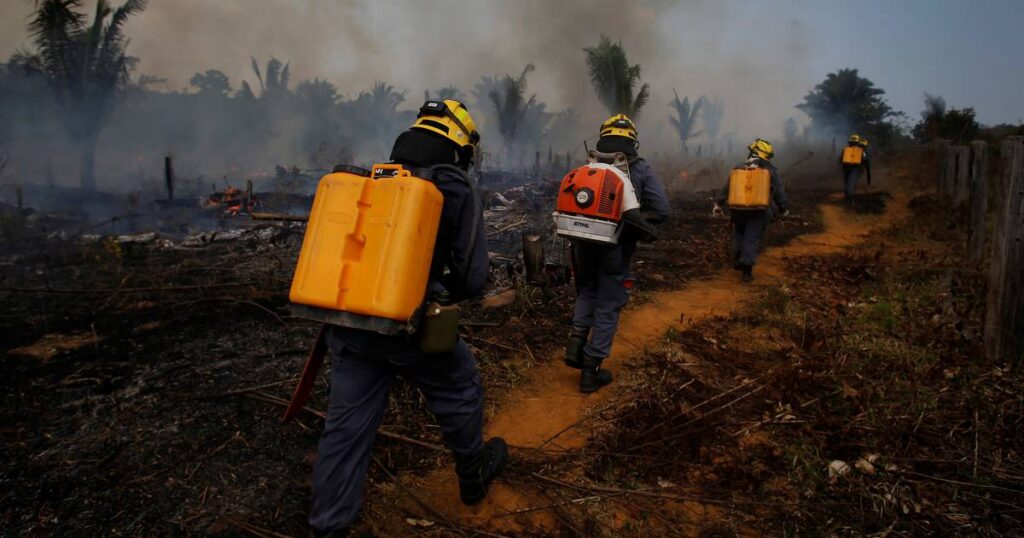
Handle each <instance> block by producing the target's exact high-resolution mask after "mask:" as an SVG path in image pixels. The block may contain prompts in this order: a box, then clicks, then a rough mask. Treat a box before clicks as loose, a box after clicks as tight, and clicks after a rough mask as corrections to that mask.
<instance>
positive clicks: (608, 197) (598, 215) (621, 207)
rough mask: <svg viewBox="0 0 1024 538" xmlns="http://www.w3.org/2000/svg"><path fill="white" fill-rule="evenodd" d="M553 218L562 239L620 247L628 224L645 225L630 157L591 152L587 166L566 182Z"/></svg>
mask: <svg viewBox="0 0 1024 538" xmlns="http://www.w3.org/2000/svg"><path fill="white" fill-rule="evenodd" d="M552 216H553V217H554V219H555V231H556V233H557V234H558V235H560V236H562V237H569V238H573V239H582V240H584V241H590V242H594V243H603V244H608V245H614V244H617V243H618V242H619V237H620V236H621V235H622V231H623V229H624V228H625V224H626V222H627V221H629V222H637V223H642V222H643V219H642V218H640V202H639V201H638V200H637V197H636V192H634V190H633V183H632V182H630V180H629V166H628V164H627V161H626V156H625V155H624V154H622V153H600V152H597V151H590V152H589V153H588V155H587V164H585V165H583V166H580V167H579V168H576V169H575V170H573V171H571V172H569V173H568V174H567V175H566V176H565V178H563V179H562V185H561V187H560V188H559V191H558V205H557V206H556V209H555V212H554V213H553V214H552Z"/></svg>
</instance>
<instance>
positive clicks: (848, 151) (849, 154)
mask: <svg viewBox="0 0 1024 538" xmlns="http://www.w3.org/2000/svg"><path fill="white" fill-rule="evenodd" d="M863 160H864V148H862V147H860V146H846V147H845V148H843V164H860V163H861V162H862V161H863Z"/></svg>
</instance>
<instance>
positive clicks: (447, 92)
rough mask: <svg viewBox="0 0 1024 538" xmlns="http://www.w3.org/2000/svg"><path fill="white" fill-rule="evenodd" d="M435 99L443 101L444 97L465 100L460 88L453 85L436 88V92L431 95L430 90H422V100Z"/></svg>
mask: <svg viewBox="0 0 1024 538" xmlns="http://www.w3.org/2000/svg"><path fill="white" fill-rule="evenodd" d="M432 99H436V100H438V101H444V100H445V99H455V100H456V101H459V102H460V103H465V102H466V94H465V93H463V91H462V90H460V89H458V88H456V87H455V86H450V85H449V86H445V87H443V88H440V89H438V90H437V93H436V94H434V95H431V93H430V90H423V100H424V101H430V100H432Z"/></svg>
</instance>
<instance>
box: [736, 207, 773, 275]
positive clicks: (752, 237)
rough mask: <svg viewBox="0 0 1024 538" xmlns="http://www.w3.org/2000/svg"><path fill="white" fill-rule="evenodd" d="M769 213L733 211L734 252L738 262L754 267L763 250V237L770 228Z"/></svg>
mask: <svg viewBox="0 0 1024 538" xmlns="http://www.w3.org/2000/svg"><path fill="white" fill-rule="evenodd" d="M768 219H769V216H768V211H767V210H756V211H741V210H733V211H732V227H733V230H732V231H733V250H734V253H735V255H736V261H737V262H739V263H742V264H743V265H748V266H750V267H753V266H754V264H755V263H757V254H758V252H759V251H760V249H761V236H762V235H764V230H765V228H766V227H767V226H768Z"/></svg>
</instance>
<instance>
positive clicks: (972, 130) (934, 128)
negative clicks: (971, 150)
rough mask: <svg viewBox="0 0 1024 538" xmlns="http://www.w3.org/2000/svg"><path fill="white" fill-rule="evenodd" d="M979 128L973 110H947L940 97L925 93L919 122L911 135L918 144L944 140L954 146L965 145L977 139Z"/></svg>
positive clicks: (944, 101) (944, 102)
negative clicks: (938, 139) (939, 139)
mask: <svg viewBox="0 0 1024 538" xmlns="http://www.w3.org/2000/svg"><path fill="white" fill-rule="evenodd" d="M980 128H981V127H980V126H979V125H978V122H977V121H976V120H975V119H974V109H973V108H963V109H957V108H950V109H947V108H946V100H945V99H943V98H942V97H941V96H938V95H931V94H928V93H925V94H924V110H922V111H921V121H920V122H919V123H918V124H917V125H915V126H914V133H913V134H914V138H915V139H917V141H918V142H930V141H932V140H935V139H937V138H945V139H948V140H952V141H953V143H954V144H965V143H967V142H970V141H971V140H974V139H975V138H977V137H978V131H979V130H980Z"/></svg>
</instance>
